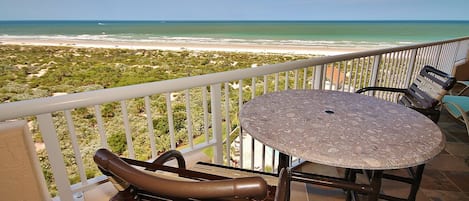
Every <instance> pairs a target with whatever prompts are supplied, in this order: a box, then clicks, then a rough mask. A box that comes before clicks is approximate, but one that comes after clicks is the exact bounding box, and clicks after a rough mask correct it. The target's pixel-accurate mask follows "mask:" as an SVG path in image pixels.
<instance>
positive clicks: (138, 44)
mask: <svg viewBox="0 0 469 201" xmlns="http://www.w3.org/2000/svg"><path fill="white" fill-rule="evenodd" d="M1 44H3V45H37V46H65V47H84V48H86V47H89V48H124V49H148V50H155V49H159V50H173V51H181V50H191V51H223V52H251V53H277V54H300V55H337V54H345V53H351V52H358V51H364V50H368V49H367V48H364V47H334V46H327V47H325V46H300V45H269V44H246V43H197V42H193V43H188V42H184V43H181V42H167V41H165V42H160V41H148V42H142V41H131V42H125V41H104V40H69V39H29V38H28V39H23V38H21V39H19V38H2V37H0V45H1Z"/></svg>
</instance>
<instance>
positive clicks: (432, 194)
mask: <svg viewBox="0 0 469 201" xmlns="http://www.w3.org/2000/svg"><path fill="white" fill-rule="evenodd" d="M422 191H423V192H424V193H425V195H426V196H427V197H428V199H429V200H430V201H468V200H469V197H468V196H467V195H466V194H465V193H463V192H449V191H439V190H425V189H422Z"/></svg>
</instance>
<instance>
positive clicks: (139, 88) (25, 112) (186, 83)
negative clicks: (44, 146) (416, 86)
mask: <svg viewBox="0 0 469 201" xmlns="http://www.w3.org/2000/svg"><path fill="white" fill-rule="evenodd" d="M463 40H469V36H467V37H462V38H456V39H452V40H445V41H438V42H431V43H422V44H416V45H409V46H401V47H394V48H385V49H379V50H369V51H362V52H355V53H349V54H342V55H334V56H327V57H318V58H311V59H303V60H297V61H291V62H286V63H279V64H272V65H265V66H260V67H256V68H249V69H239V70H233V71H226V72H220V73H211V74H206V75H199V76H193V77H184V78H178V79H172V80H164V81H158V82H151V83H144V84H137V85H130V86H123V87H116V88H110V89H102V90H96V91H89V92H82V93H75V94H67V95H62V96H54V97H46V98H38V99H32V100H24V101H17V102H11V103H2V104H0V111H1V112H0V121H4V120H9V119H16V118H20V117H25V116H32V115H37V114H44V113H50V112H55V111H61V110H67V109H73V108H79V107H87V106H91V105H98V104H103V103H108V102H113V101H120V100H126V99H131V98H138V97H144V96H149V95H153V94H161V93H167V92H173V91H180V90H184V89H190V88H195V87H201V86H208V85H212V84H217V83H222V82H228V81H234V80H240V79H246V78H251V77H257V76H262V75H267V74H272V73H277V72H283V71H288V70H294V69H299V68H306V67H310V66H316V65H322V64H327V63H331V62H336V61H343V60H349V59H353V58H361V57H367V56H374V55H381V54H386V53H390V52H398V51H404V50H411V49H417V48H422V47H427V46H433V45H439V44H445V43H451V42H457V41H463Z"/></svg>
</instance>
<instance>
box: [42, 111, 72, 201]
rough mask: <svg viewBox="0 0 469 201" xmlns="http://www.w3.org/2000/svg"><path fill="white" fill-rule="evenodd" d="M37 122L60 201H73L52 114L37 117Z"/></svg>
mask: <svg viewBox="0 0 469 201" xmlns="http://www.w3.org/2000/svg"><path fill="white" fill-rule="evenodd" d="M37 121H38V124H39V130H40V132H41V134H42V139H43V140H44V144H45V145H46V150H47V155H48V157H49V163H50V165H51V169H52V175H54V181H55V184H56V185H57V190H58V192H59V196H60V200H62V201H73V193H72V189H71V188H70V181H69V180H68V176H67V175H68V174H67V169H66V167H65V161H64V156H63V155H62V150H61V149H60V144H59V141H58V140H59V139H58V137H57V136H58V135H57V131H56V130H55V126H54V122H53V120H52V114H50V113H47V114H41V115H37Z"/></svg>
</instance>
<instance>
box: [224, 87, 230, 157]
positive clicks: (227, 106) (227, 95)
mask: <svg viewBox="0 0 469 201" xmlns="http://www.w3.org/2000/svg"><path fill="white" fill-rule="evenodd" d="M229 87H230V86H229V84H228V82H225V122H226V124H225V127H226V128H225V129H226V131H225V132H226V158H227V164H228V166H231V149H230V148H231V139H230V134H231V124H230V122H231V118H230V90H229Z"/></svg>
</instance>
